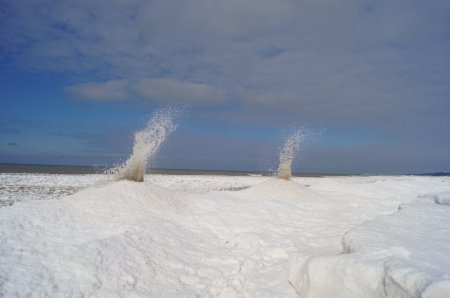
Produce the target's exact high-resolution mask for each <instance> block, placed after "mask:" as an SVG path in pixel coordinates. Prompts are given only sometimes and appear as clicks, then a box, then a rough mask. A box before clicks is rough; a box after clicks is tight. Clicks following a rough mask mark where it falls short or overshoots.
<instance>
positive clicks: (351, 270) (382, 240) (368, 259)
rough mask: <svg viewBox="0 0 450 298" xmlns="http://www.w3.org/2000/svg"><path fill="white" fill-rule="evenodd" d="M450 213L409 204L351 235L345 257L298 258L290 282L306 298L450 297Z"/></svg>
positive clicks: (345, 239)
mask: <svg viewBox="0 0 450 298" xmlns="http://www.w3.org/2000/svg"><path fill="white" fill-rule="evenodd" d="M449 212H450V210H449V208H448V206H443V205H438V204H434V203H433V202H430V201H426V200H417V201H414V202H413V203H410V204H406V205H403V206H402V207H401V208H399V211H398V212H397V213H395V214H392V215H387V216H382V217H379V218H377V219H375V220H372V221H369V222H366V223H365V224H362V225H359V226H357V227H355V228H354V229H352V230H350V231H349V232H347V233H346V234H345V235H344V237H343V238H342V253H341V254H338V255H330V254H325V255H312V256H304V255H303V256H299V257H297V258H293V260H292V263H293V265H292V267H291V274H290V281H291V283H292V284H293V285H294V287H295V288H296V290H297V291H298V293H300V294H301V295H302V296H305V297H419V296H421V295H422V297H450V296H449V293H450V270H449V268H450V257H449V253H450V216H449Z"/></svg>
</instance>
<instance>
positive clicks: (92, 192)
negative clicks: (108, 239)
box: [66, 180, 188, 214]
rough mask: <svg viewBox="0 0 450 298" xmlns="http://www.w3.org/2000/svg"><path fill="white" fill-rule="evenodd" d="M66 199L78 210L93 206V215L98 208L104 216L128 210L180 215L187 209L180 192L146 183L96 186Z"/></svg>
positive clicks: (115, 182)
mask: <svg viewBox="0 0 450 298" xmlns="http://www.w3.org/2000/svg"><path fill="white" fill-rule="evenodd" d="M66 200H67V201H70V202H72V203H74V204H75V205H76V206H77V207H76V208H78V209H81V208H83V209H87V207H88V205H93V206H92V207H95V209H97V210H95V212H98V211H99V210H98V209H101V211H102V212H105V213H107V214H114V213H117V212H121V210H122V211H124V212H130V209H132V210H135V211H148V210H160V211H175V212H184V211H187V209H188V204H187V201H186V200H184V199H183V193H180V192H176V191H171V190H168V189H166V188H163V187H160V186H158V185H155V184H152V183H148V182H145V183H136V182H134V181H129V180H121V181H114V182H107V183H102V184H97V185H94V186H92V187H89V188H86V189H84V190H81V191H79V192H78V193H76V194H74V195H72V196H69V197H67V198H66ZM94 205H95V206H94ZM111 212H112V213H111Z"/></svg>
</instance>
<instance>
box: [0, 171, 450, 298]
mask: <svg viewBox="0 0 450 298" xmlns="http://www.w3.org/2000/svg"><path fill="white" fill-rule="evenodd" d="M76 191H78V192H76ZM74 192H76V193H74ZM72 193H74V194H72ZM67 194H70V195H67ZM56 198H58V199H56ZM0 201H4V202H12V203H4V204H3V207H2V208H0V297H17V296H18V297H27V296H31V297H82V296H88V297H420V296H423V297H450V206H449V203H450V179H449V178H448V177H407V176H404V177H386V176H377V177H322V178H294V179H293V180H292V181H286V180H280V179H276V178H269V177H257V176H182V175H179V176H175V175H151V176H147V177H146V181H145V182H143V183H137V182H131V181H117V182H114V181H109V180H108V177H107V176H103V175H31V174H30V175H25V174H22V175H18V174H2V175H0ZM13 203H14V204H13ZM10 205H11V206H10Z"/></svg>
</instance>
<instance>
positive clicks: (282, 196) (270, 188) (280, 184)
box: [236, 178, 321, 202]
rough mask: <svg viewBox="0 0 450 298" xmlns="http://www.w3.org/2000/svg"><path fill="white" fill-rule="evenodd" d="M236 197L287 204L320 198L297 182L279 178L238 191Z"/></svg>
mask: <svg viewBox="0 0 450 298" xmlns="http://www.w3.org/2000/svg"><path fill="white" fill-rule="evenodd" d="M236 196H239V197H248V198H258V199H260V200H279V201H287V202H301V201H308V200H309V201H313V200H319V199H320V198H321V197H320V195H319V194H318V193H316V192H314V191H312V190H309V189H308V188H307V187H306V186H303V185H301V184H300V183H298V182H295V181H292V180H285V179H280V178H271V179H269V180H267V181H264V182H262V183H260V184H257V185H254V186H252V187H250V188H247V189H244V190H241V191H238V192H236Z"/></svg>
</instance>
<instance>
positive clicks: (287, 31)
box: [0, 0, 450, 129]
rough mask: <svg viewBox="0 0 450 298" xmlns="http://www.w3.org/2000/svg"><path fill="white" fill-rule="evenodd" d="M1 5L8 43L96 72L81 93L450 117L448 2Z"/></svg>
mask: <svg viewBox="0 0 450 298" xmlns="http://www.w3.org/2000/svg"><path fill="white" fill-rule="evenodd" d="M3 10H4V11H5V12H6V13H5V14H4V16H5V17H2V18H0V36H1V38H0V46H1V47H2V49H3V50H4V52H5V53H6V54H7V55H10V56H11V57H12V58H13V59H14V60H15V61H17V62H19V63H21V64H22V65H23V66H24V67H27V68H34V69H45V70H48V69H53V70H55V69H56V70H59V71H61V70H62V71H69V72H71V73H75V74H77V78H79V77H80V76H81V77H82V78H85V80H86V81H87V82H93V83H85V84H82V85H79V86H73V87H70V88H68V91H69V92H71V93H74V94H78V95H79V96H83V97H86V98H91V99H94V100H109V99H124V98H128V97H131V96H133V97H138V98H139V97H140V98H142V99H145V100H155V101H170V102H176V103H178V102H180V103H201V104H209V103H217V102H221V101H224V100H230V99H232V100H233V102H234V103H237V105H238V106H239V107H241V108H242V109H241V110H240V112H241V114H242V115H241V116H242V118H243V119H251V118H254V119H256V120H258V119H259V121H260V122H265V121H266V119H267V116H268V115H274V116H272V117H276V115H277V113H278V115H281V116H279V117H280V118H289V117H290V118H291V119H292V118H302V119H307V120H308V121H309V122H311V123H313V124H318V125H326V124H330V123H333V124H334V123H346V124H347V125H368V126H374V125H376V124H378V123H382V124H386V125H387V124H389V125H392V126H404V128H405V129H407V128H406V126H405V123H409V124H411V125H416V126H419V127H425V126H428V125H430V123H431V122H430V121H429V120H430V117H431V116H433V115H434V116H433V117H435V118H436V117H437V118H439V119H442V121H441V125H442V123H443V124H444V125H450V123H449V121H450V120H448V119H447V118H448V117H445V115H444V113H443V111H446V110H447V111H448V108H449V106H448V105H449V102H448V95H449V94H450V87H449V85H448V84H446V83H445V82H448V81H449V80H450V72H449V71H448V69H449V68H450V60H448V59H447V56H448V52H450V41H449V40H448V38H447V37H448V35H449V34H450V28H449V27H448V13H447V12H448V11H449V10H450V2H448V1H440V0H433V1H432V2H431V3H430V4H428V5H423V2H422V1H419V0H412V1H411V0H399V1H387V0H383V1H377V2H376V3H374V2H372V1H360V0H350V1H335V0H321V1H311V0H301V1H296V0H295V1H294V0H231V1H230V0H218V1H212V2H211V1H206V0H192V1H181V0H166V1H141V0H121V1H118V0H117V1H108V2H105V1H99V0H89V1H88V0H80V1H76V3H69V2H64V1H59V2H54V1H50V0H41V1H39V2H36V3H34V2H33V3H30V2H29V1H27V0H16V1H10V3H8V5H6V6H5V8H4V9H3ZM91 73H95V74H96V75H95V76H92V75H91ZM122 79H125V80H126V81H128V82H129V84H124V83H123V82H122V83H118V82H121V80H122ZM95 82H107V83H95ZM418 110H425V111H426V113H423V115H420V113H418ZM234 112H236V111H234ZM249 113H250V114H251V115H249ZM430 115H431V116H430ZM228 116H229V118H231V117H234V115H230V114H229V115H228ZM225 119H226V117H225ZM446 119H447V120H446Z"/></svg>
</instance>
